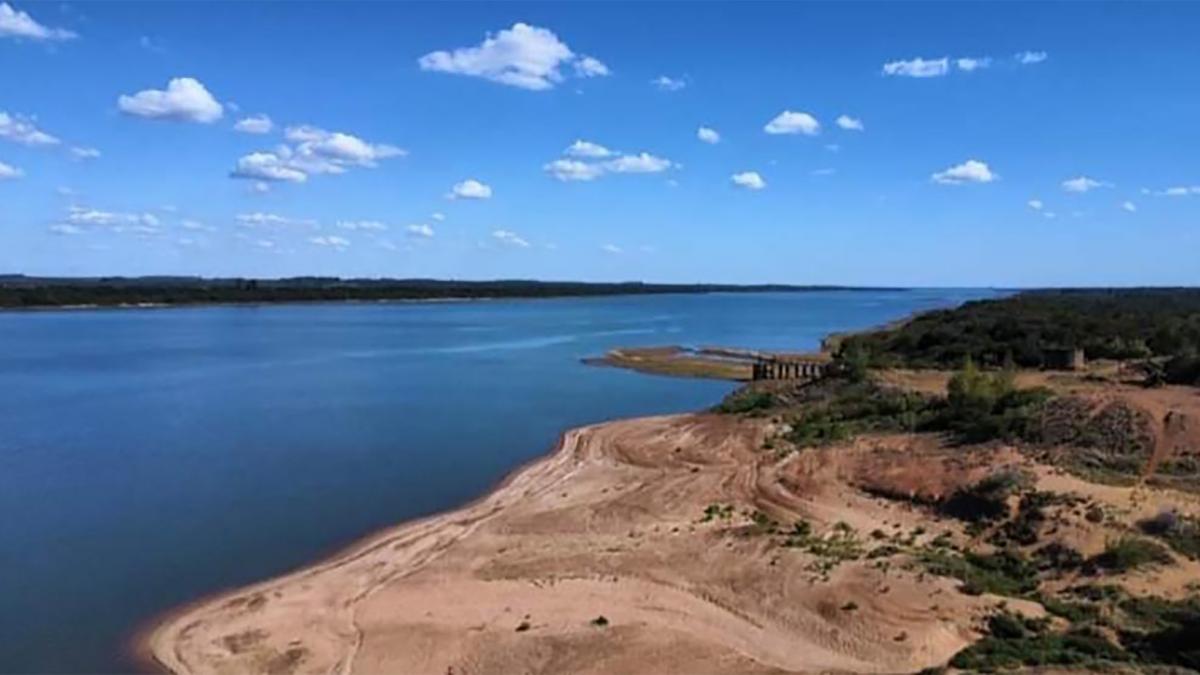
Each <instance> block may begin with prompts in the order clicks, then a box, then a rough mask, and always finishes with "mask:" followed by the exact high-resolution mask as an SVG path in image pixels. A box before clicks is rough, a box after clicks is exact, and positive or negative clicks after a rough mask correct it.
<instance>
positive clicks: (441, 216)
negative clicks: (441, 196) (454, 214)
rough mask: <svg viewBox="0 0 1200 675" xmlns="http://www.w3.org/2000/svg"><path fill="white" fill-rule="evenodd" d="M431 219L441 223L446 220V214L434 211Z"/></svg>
mask: <svg viewBox="0 0 1200 675" xmlns="http://www.w3.org/2000/svg"><path fill="white" fill-rule="evenodd" d="M429 217H430V218H433V219H434V220H436V221H438V222H439V223H440V222H442V221H443V220H445V219H446V214H444V213H442V212H441V211H434V212H433V213H432V214H430V216H429Z"/></svg>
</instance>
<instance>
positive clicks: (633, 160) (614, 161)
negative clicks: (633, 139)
mask: <svg viewBox="0 0 1200 675" xmlns="http://www.w3.org/2000/svg"><path fill="white" fill-rule="evenodd" d="M563 154H564V155H567V157H566V158H562V159H556V160H554V161H552V162H547V163H546V164H543V165H542V170H543V171H545V172H546V173H548V174H550V175H551V176H553V177H554V178H557V179H558V180H560V181H564V182H568V181H590V180H595V179H597V178H599V177H601V176H603V175H605V174H609V173H660V172H662V171H666V170H667V169H670V168H671V167H673V166H675V163H674V162H672V161H671V160H669V159H665V158H663V157H658V156H655V155H652V154H650V153H648V152H641V153H638V154H636V155H630V154H618V153H615V152H613V151H612V150H609V149H608V148H606V147H604V146H602V145H598V144H596V143H592V142H590V141H584V140H577V141H575V142H574V143H572V144H571V145H570V146H569V147H568V148H567V149H566V150H564V151H563ZM579 157H582V158H585V159H590V160H595V161H583V160H581V159H575V158H579ZM606 157H607V158H610V159H607V160H605V159H604V158H606ZM601 160H603V161H601Z"/></svg>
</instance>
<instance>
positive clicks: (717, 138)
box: [696, 127, 721, 144]
mask: <svg viewBox="0 0 1200 675" xmlns="http://www.w3.org/2000/svg"><path fill="white" fill-rule="evenodd" d="M696 138H699V139H700V140H702V141H704V142H705V143H710V144H716V143H720V142H721V134H719V133H717V130H716V129H711V128H709V127H700V128H699V129H697V130H696Z"/></svg>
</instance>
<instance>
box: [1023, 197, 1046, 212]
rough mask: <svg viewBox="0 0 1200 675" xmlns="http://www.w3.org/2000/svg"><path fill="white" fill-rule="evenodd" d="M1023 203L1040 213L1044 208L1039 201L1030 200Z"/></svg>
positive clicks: (1043, 204)
mask: <svg viewBox="0 0 1200 675" xmlns="http://www.w3.org/2000/svg"><path fill="white" fill-rule="evenodd" d="M1025 203H1026V204H1027V205H1028V206H1029V208H1031V209H1033V210H1034V211H1041V210H1042V209H1043V208H1045V206H1046V205H1045V203H1043V202H1042V200H1040V199H1030V200H1029V201H1027V202H1025Z"/></svg>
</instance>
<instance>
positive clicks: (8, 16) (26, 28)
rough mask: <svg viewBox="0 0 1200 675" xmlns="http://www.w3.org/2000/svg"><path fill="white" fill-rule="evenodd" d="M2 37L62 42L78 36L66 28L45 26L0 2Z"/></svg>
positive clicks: (0, 30)
mask: <svg viewBox="0 0 1200 675" xmlns="http://www.w3.org/2000/svg"><path fill="white" fill-rule="evenodd" d="M0 37H12V38H24V39H26V40H41V41H62V40H70V39H73V38H76V37H78V35H76V34H75V33H74V32H73V31H69V30H66V29H65V28H50V27H48V26H43V25H42V24H40V23H38V22H37V21H35V20H34V19H33V17H31V16H29V14H28V13H26V12H21V11H18V10H16V9H13V6H12V5H10V4H8V3H7V2H0Z"/></svg>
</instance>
